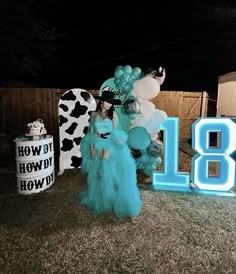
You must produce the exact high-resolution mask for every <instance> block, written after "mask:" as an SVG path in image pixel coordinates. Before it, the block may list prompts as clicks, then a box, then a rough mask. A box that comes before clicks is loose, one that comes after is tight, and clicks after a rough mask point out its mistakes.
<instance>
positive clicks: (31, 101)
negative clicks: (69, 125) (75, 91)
mask: <svg viewBox="0 0 236 274" xmlns="http://www.w3.org/2000/svg"><path fill="white" fill-rule="evenodd" d="M66 90H68V89H51V88H0V104H1V105H0V134H2V135H3V134H5V135H6V136H8V138H9V139H10V140H14V139H15V138H16V137H17V136H19V135H22V134H24V133H25V131H26V125H27V123H28V122H32V121H34V120H35V119H36V118H42V119H43V121H44V123H45V125H46V128H47V130H48V133H49V134H51V135H53V136H54V143H55V151H58V149H59V123H58V102H59V100H60V97H61V95H62V94H63V93H64V92H65V91H66ZM89 92H90V93H91V94H93V95H94V94H97V93H98V90H89ZM151 102H153V103H154V104H155V106H156V108H158V109H161V110H163V111H165V112H166V113H167V114H168V116H176V117H179V129H180V134H179V136H180V139H181V140H182V139H188V138H190V137H191V125H192V123H193V121H195V120H196V119H197V118H198V117H201V116H207V106H208V94H207V93H206V92H183V91H160V93H159V94H158V96H156V98H154V99H152V100H151Z"/></svg>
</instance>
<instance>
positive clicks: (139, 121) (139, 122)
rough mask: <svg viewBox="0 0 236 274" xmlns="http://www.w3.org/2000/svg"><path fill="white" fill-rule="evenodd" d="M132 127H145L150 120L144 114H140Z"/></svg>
mask: <svg viewBox="0 0 236 274" xmlns="http://www.w3.org/2000/svg"><path fill="white" fill-rule="evenodd" d="M132 122H133V123H132V126H133V125H135V126H136V127H145V125H146V124H147V122H148V119H146V117H145V116H144V115H142V114H138V115H137V116H136V117H135V118H134V119H133V121H132Z"/></svg>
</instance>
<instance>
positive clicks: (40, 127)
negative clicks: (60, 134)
mask: <svg viewBox="0 0 236 274" xmlns="http://www.w3.org/2000/svg"><path fill="white" fill-rule="evenodd" d="M45 134H47V130H46V128H45V126H44V123H43V120H42V119H37V120H36V121H34V122H32V123H28V124H27V134H26V135H28V136H40V135H45Z"/></svg>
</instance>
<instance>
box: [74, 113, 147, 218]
mask: <svg viewBox="0 0 236 274" xmlns="http://www.w3.org/2000/svg"><path fill="white" fill-rule="evenodd" d="M93 114H94V115H92V116H91V119H90V128H89V131H88V133H87V134H86V135H85V136H84V138H83V139H82V140H81V144H80V150H81V154H82V164H81V170H82V172H83V173H87V187H86V189H85V190H83V191H82V192H81V193H80V194H79V199H80V203H81V204H82V205H85V206H86V207H87V208H89V209H90V210H91V211H92V212H93V213H94V214H102V213H105V212H111V211H112V212H114V213H115V215H116V216H117V217H120V218H121V217H124V216H137V215H138V214H139V213H140V210H141V206H142V201H141V198H140V193H139V189H138V187H137V184H136V183H137V178H136V176H137V175H136V164H135V160H134V158H133V157H132V155H131V154H130V150H129V147H128V145H127V138H128V136H127V134H126V132H124V131H123V130H121V129H120V127H119V125H118V124H119V122H118V118H117V116H116V115H115V117H116V119H113V121H112V120H110V119H105V120H102V119H98V115H97V114H96V112H95V113H93ZM101 134H104V135H101ZM104 137H105V138H104ZM91 144H93V146H94V149H95V152H96V154H95V157H94V158H92V157H91V155H90V145H91Z"/></svg>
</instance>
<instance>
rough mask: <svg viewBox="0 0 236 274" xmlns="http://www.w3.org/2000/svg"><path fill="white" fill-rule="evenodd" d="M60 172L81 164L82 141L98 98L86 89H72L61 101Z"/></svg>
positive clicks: (63, 95)
mask: <svg viewBox="0 0 236 274" xmlns="http://www.w3.org/2000/svg"><path fill="white" fill-rule="evenodd" d="M58 107H59V136H60V137H59V138H60V160H59V169H60V170H59V173H58V175H61V174H62V173H63V172H64V170H65V169H72V168H78V167H80V165H81V160H82V158H81V152H80V141H81V139H82V138H83V137H84V135H85V134H86V133H87V131H88V126H89V119H90V114H91V112H92V111H94V110H95V109H96V100H95V99H94V97H93V96H92V95H91V94H90V93H89V92H88V91H86V90H84V89H78V88H76V89H70V90H68V91H66V92H65V93H63V94H62V96H61V98H60V101H59V105H58Z"/></svg>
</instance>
